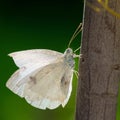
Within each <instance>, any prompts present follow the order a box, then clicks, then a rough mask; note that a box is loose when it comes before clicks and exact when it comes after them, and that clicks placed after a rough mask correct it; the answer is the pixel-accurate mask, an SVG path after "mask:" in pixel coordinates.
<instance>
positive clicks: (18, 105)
mask: <svg viewBox="0 0 120 120" xmlns="http://www.w3.org/2000/svg"><path fill="white" fill-rule="evenodd" d="M82 9H83V2H82V1H80V0H74V1H73V0H56V1H49V0H44V1H39V2H38V1H31V0H29V1H27V0H17V1H15V0H9V1H8V0H4V1H0V61H1V62H0V71H1V72H0V73H1V74H0V120H73V119H74V114H75V99H76V86H77V79H76V77H74V80H73V91H72V94H71V97H70V100H69V102H68V104H67V105H66V106H65V108H62V107H61V106H60V107H59V108H57V109H55V110H39V109H37V108H34V107H32V106H31V105H29V104H28V103H27V102H26V101H25V100H24V99H22V98H20V97H19V96H17V95H15V94H14V93H12V92H11V91H10V90H9V89H7V88H6V86H5V84H6V81H7V80H8V79H9V77H10V76H11V75H12V74H13V72H14V71H15V70H17V67H16V66H15V64H14V62H13V60H12V59H11V58H10V57H8V56H7V54H9V53H11V52H14V51H21V50H27V49H42V48H44V49H52V50H56V51H59V52H64V51H65V49H66V47H67V45H68V42H69V40H70V38H71V36H72V34H73V32H74V31H75V29H76V27H77V26H78V24H79V23H80V22H81V21H82ZM79 45H80V36H78V38H77V39H76V40H75V41H74V42H73V43H72V45H71V46H72V48H73V49H74V50H75V49H76V48H78V47H79ZM76 63H77V64H76V69H77V66H78V61H76Z"/></svg>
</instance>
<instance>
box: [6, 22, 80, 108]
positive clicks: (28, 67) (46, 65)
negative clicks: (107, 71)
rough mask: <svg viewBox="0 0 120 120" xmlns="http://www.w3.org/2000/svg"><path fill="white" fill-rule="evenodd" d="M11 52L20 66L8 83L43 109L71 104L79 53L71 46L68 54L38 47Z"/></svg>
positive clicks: (20, 94)
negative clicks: (70, 99)
mask: <svg viewBox="0 0 120 120" xmlns="http://www.w3.org/2000/svg"><path fill="white" fill-rule="evenodd" d="M80 26H81V24H80ZM75 35H76V34H73V36H74V37H72V39H71V41H72V40H73V39H74V38H75V37H76V36H75ZM71 41H70V42H69V45H70V43H71ZM9 56H11V57H12V58H13V60H14V62H15V64H16V65H17V66H18V67H19V69H18V70H17V71H16V72H15V73H14V74H13V75H12V76H11V77H10V79H9V80H8V82H7V83H6V86H7V87H8V88H9V89H10V90H11V91H13V92H14V93H15V94H17V95H19V96H20V97H22V98H25V99H26V101H27V102H28V103H29V104H31V105H32V106H34V107H36V108H39V109H46V108H49V109H55V108H57V107H58V106H59V105H62V106H63V107H64V106H65V105H66V104H67V102H68V100H69V97H70V94H71V91H72V78H73V71H74V63H75V62H74V58H75V57H78V56H77V55H75V54H74V52H73V50H72V49H71V48H69V47H68V48H67V49H66V50H65V52H64V54H63V53H60V52H56V51H53V50H47V49H34V50H25V51H20V52H14V53H11V54H9Z"/></svg>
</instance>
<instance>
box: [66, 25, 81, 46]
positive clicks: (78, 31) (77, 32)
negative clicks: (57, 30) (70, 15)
mask: <svg viewBox="0 0 120 120" xmlns="http://www.w3.org/2000/svg"><path fill="white" fill-rule="evenodd" d="M81 31H82V23H80V24H79V25H78V27H77V29H76V30H75V32H74V33H73V35H72V37H71V39H70V41H69V44H68V48H69V47H70V44H71V43H72V41H73V40H74V39H75V38H76V37H77V35H78V34H79V33H80V32H81Z"/></svg>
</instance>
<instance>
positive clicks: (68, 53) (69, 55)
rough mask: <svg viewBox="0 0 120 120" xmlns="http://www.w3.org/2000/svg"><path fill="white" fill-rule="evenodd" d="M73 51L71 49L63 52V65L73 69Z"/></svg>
mask: <svg viewBox="0 0 120 120" xmlns="http://www.w3.org/2000/svg"><path fill="white" fill-rule="evenodd" d="M73 55H74V53H73V50H72V49H71V48H67V49H66V50H65V52H64V58H65V63H67V64H68V65H69V66H70V67H71V68H74V64H75V62H74V58H73Z"/></svg>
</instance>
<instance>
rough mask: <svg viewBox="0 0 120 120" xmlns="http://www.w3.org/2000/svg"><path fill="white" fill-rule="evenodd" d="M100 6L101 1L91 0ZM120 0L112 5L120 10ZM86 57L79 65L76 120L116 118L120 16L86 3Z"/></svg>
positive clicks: (119, 61) (119, 62) (114, 0)
mask: <svg viewBox="0 0 120 120" xmlns="http://www.w3.org/2000/svg"><path fill="white" fill-rule="evenodd" d="M89 2H90V3H91V4H93V5H97V6H99V4H98V3H97V0H89ZM118 2H119V0H109V6H110V7H111V8H112V9H113V10H115V11H117V12H119V13H120V6H119V5H120V4H119V3H118ZM81 54H82V58H81V59H80V66H79V74H80V75H79V81H78V89H77V104H76V120H116V107H117V96H118V83H119V79H120V19H118V18H116V17H115V16H113V15H111V14H110V13H108V12H107V11H105V10H103V9H102V10H101V12H96V11H94V10H93V9H92V8H91V7H89V6H86V2H85V3H84V18H83V33H82V45H81Z"/></svg>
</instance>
